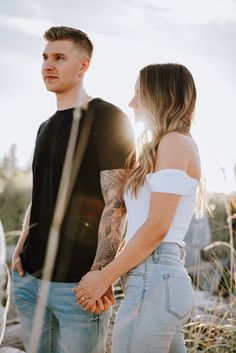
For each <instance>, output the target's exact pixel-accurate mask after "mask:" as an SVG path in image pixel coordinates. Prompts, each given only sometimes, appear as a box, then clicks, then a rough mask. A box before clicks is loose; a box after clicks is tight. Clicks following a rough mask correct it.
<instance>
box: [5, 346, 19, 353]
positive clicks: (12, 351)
mask: <svg viewBox="0 0 236 353" xmlns="http://www.w3.org/2000/svg"><path fill="white" fill-rule="evenodd" d="M0 353H24V351H20V350H19V349H17V348H12V347H3V348H0Z"/></svg>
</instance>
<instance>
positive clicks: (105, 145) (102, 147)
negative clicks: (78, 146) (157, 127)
mask: <svg viewBox="0 0 236 353" xmlns="http://www.w3.org/2000/svg"><path fill="white" fill-rule="evenodd" d="M96 122H97V124H96V131H95V136H96V150H97V158H98V162H99V169H100V171H102V170H111V169H123V168H124V165H125V162H126V160H127V158H128V156H129V154H130V152H131V151H133V150H134V148H135V143H134V133H133V129H132V126H131V124H130V121H129V119H128V118H127V116H126V115H125V114H124V113H123V112H122V111H121V110H120V109H118V108H117V107H115V106H113V105H110V106H105V107H103V109H102V110H100V111H99V114H98V116H96Z"/></svg>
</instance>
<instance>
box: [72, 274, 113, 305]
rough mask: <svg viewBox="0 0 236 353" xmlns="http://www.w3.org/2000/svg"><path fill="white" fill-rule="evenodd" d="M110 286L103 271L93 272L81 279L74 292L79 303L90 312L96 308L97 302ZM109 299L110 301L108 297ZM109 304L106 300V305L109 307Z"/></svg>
mask: <svg viewBox="0 0 236 353" xmlns="http://www.w3.org/2000/svg"><path fill="white" fill-rule="evenodd" d="M110 285H111V283H109V282H108V280H107V279H106V277H105V276H104V275H103V274H102V273H101V271H91V272H88V273H87V274H86V275H85V276H84V277H83V278H82V279H81V281H80V282H79V285H78V286H77V287H76V288H73V292H74V293H75V297H76V300H77V303H79V304H80V305H81V306H83V308H85V309H86V310H89V309H90V308H92V307H93V308H94V304H95V302H96V301H97V300H99V299H100V298H101V297H102V296H103V294H104V293H105V292H107V291H108V289H109V287H110ZM108 293H109V292H108ZM107 298H108V299H109V297H108V296H107ZM105 300H106V299H105ZM108 303H109V300H108V301H107V300H106V303H105V304H106V305H108ZM100 304H101V303H100Z"/></svg>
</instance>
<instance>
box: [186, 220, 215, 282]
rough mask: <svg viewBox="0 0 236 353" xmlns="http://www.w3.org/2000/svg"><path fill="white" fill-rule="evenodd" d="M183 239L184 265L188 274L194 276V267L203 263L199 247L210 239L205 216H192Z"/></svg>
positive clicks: (208, 226)
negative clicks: (197, 217)
mask: <svg viewBox="0 0 236 353" xmlns="http://www.w3.org/2000/svg"><path fill="white" fill-rule="evenodd" d="M184 241H185V249H186V258H185V267H186V268H187V270H188V272H189V274H190V275H192V276H194V275H195V273H196V267H197V266H201V265H202V264H203V261H202V258H201V249H202V248H203V247H204V246H206V245H207V244H209V243H210V241H211V229H210V225H209V222H208V219H207V217H206V216H205V217H203V218H200V219H196V217H195V216H193V218H192V220H191V223H190V226H189V229H188V231H187V233H186V235H185V238H184Z"/></svg>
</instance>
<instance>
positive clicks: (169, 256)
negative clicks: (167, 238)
mask: <svg viewBox="0 0 236 353" xmlns="http://www.w3.org/2000/svg"><path fill="white" fill-rule="evenodd" d="M185 256H186V251H185V249H184V247H183V246H180V245H179V244H178V243H174V242H173V243H172V242H162V243H161V244H160V245H159V246H158V247H157V248H156V249H155V250H154V251H153V252H152V253H151V254H150V255H149V256H148V257H147V258H146V259H145V260H144V261H143V262H141V263H140V264H139V265H137V266H136V267H135V268H133V269H132V270H131V271H132V272H134V271H135V272H139V273H140V274H141V273H143V274H144V273H145V272H146V268H147V265H148V264H157V265H164V266H174V267H179V268H181V269H183V271H186V270H185V268H184V263H185V261H184V260H185Z"/></svg>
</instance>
